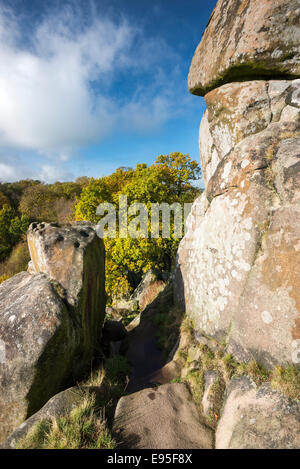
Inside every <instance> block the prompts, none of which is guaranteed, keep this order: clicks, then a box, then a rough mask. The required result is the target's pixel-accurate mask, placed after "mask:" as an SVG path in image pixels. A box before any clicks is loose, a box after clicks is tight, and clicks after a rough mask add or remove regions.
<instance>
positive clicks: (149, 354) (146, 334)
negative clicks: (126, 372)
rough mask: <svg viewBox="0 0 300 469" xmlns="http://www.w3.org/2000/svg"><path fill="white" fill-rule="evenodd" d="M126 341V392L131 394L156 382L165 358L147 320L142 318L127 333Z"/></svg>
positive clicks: (152, 328)
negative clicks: (127, 364) (127, 380)
mask: <svg viewBox="0 0 300 469" xmlns="http://www.w3.org/2000/svg"><path fill="white" fill-rule="evenodd" d="M127 340H128V345H129V347H128V351H127V354H126V355H127V358H128V359H129V361H130V364H131V376H130V381H129V384H128V387H127V392H128V393H133V392H136V391H140V390H142V389H145V388H148V387H152V386H153V385H155V383H156V382H158V381H155V380H156V379H157V376H158V375H159V370H160V369H161V368H162V367H163V366H164V365H165V363H166V358H165V357H164V355H163V353H162V352H161V350H160V349H159V348H158V346H157V340H156V337H155V327H154V326H153V324H152V323H151V321H150V320H149V319H144V318H143V317H142V318H141V320H140V324H139V325H138V326H136V327H135V328H134V329H132V330H131V331H130V332H129V334H128V338H127Z"/></svg>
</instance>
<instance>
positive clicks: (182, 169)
mask: <svg viewBox="0 0 300 469" xmlns="http://www.w3.org/2000/svg"><path fill="white" fill-rule="evenodd" d="M199 177H200V168H199V165H198V163H197V162H196V161H193V160H191V158H190V157H189V155H183V154H181V153H171V154H170V155H161V156H159V157H158V158H157V159H156V161H155V163H154V164H152V165H151V166H147V165H146V164H138V165H137V166H136V168H135V169H132V168H119V169H118V170H117V171H116V172H115V173H113V174H112V175H110V176H106V177H103V178H100V179H91V180H90V183H89V185H88V186H87V187H85V188H84V189H83V191H82V194H81V196H80V200H79V202H78V204H77V206H76V219H77V220H89V221H92V222H94V223H95V222H97V221H99V216H98V215H97V214H96V210H97V207H98V205H99V204H100V203H101V202H109V203H112V204H113V205H114V206H115V209H116V214H117V215H118V210H119V206H118V203H119V196H120V195H126V196H127V202H128V205H130V204H132V203H134V202H140V203H142V204H144V205H145V207H146V208H147V210H148V212H149V214H150V209H151V204H153V203H158V204H161V203H163V202H165V203H168V204H173V203H174V202H178V203H180V204H181V206H183V204H184V203H188V202H193V200H194V199H195V197H196V196H197V195H198V194H199V189H197V188H196V187H195V185H194V182H195V181H197V179H199ZM149 220H150V217H149ZM117 221H118V217H117ZM129 222H130V218H129V219H128V223H129ZM149 223H150V222H149ZM149 232H150V226H149ZM178 243H179V239H177V238H176V237H175V235H174V229H173V222H172V226H171V232H170V237H169V238H162V237H158V238H151V237H150V236H149V237H146V238H143V237H140V238H138V239H134V238H131V237H130V236H127V237H125V238H123V237H122V238H121V237H119V236H118V234H117V237H116V238H105V247H106V285H107V293H108V295H109V297H112V296H117V295H123V294H124V293H126V292H127V293H129V292H130V290H131V289H132V287H133V286H134V285H131V284H130V278H131V273H132V272H137V273H142V272H145V271H147V270H149V269H150V268H151V267H156V268H158V269H160V270H162V271H164V270H170V269H171V266H172V263H173V262H174V259H175V255H176V251H177V247H178Z"/></svg>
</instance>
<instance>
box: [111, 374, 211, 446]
mask: <svg viewBox="0 0 300 469" xmlns="http://www.w3.org/2000/svg"><path fill="white" fill-rule="evenodd" d="M114 432H115V434H116V437H117V439H118V440H119V441H120V442H122V447H124V448H130V449H144V448H147V449H197V448H199V449H208V448H212V447H213V440H212V431H211V430H210V429H209V428H207V427H206V426H204V425H203V424H202V423H201V422H200V419H199V414H198V410H197V407H196V405H195V403H194V402H193V400H192V397H191V395H190V393H189V391H188V389H187V388H186V386H185V385H184V384H181V383H174V384H165V385H162V386H159V387H158V388H148V389H144V390H143V391H139V392H138V393H134V394H130V395H129V396H124V397H122V398H121V399H120V401H119V403H118V406H117V409H116V413H115V419H114Z"/></svg>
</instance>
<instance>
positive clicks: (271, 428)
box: [216, 377, 300, 449]
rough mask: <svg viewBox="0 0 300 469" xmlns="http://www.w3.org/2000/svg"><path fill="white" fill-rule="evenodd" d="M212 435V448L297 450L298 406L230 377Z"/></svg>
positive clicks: (299, 430) (299, 432) (267, 388)
mask: <svg viewBox="0 0 300 469" xmlns="http://www.w3.org/2000/svg"><path fill="white" fill-rule="evenodd" d="M225 399H226V402H225V405H224V409H223V413H222V418H221V420H220V422H219V425H218V429H217V432H216V449H253V448H255V449H279V448H284V449H296V448H299V435H300V420H299V415H300V404H299V401H298V402H297V401H292V400H291V399H288V398H287V397H285V396H283V395H282V394H280V393H278V392H276V391H274V390H273V389H271V387H270V385H269V384H263V385H262V386H260V387H257V386H256V385H255V384H254V383H253V382H252V381H251V380H250V379H249V378H247V377H242V378H234V379H233V380H232V381H231V383H230V385H229V386H228V388H227V391H226V398H225Z"/></svg>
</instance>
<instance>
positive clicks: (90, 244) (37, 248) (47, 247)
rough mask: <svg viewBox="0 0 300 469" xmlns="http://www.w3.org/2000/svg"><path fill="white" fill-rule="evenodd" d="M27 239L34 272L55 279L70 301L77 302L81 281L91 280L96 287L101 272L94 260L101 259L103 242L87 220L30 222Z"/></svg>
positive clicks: (81, 288)
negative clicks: (68, 223) (69, 222)
mask: <svg viewBox="0 0 300 469" xmlns="http://www.w3.org/2000/svg"><path fill="white" fill-rule="evenodd" d="M27 239H28V246H29V251H30V256H31V260H32V267H33V270H34V272H43V273H44V274H47V275H48V277H49V278H50V279H52V280H55V281H57V282H58V283H59V284H60V285H61V287H63V289H64V290H65V294H66V298H67V300H68V302H69V303H70V304H72V305H75V304H77V303H78V299H79V296H80V293H81V292H82V290H83V289H84V281H87V280H88V281H89V282H93V284H94V286H95V288H97V283H99V276H100V275H101V269H100V270H99V272H98V270H97V268H98V265H97V263H103V261H102V258H103V244H102V242H101V241H100V238H98V236H97V234H96V231H95V230H94V229H93V228H92V226H91V225H90V224H88V223H85V222H83V223H80V222H78V223H74V224H73V225H65V226H59V225H57V224H55V223H32V224H31V225H30V227H29V230H28V234H27ZM92 268H93V271H92V272H90V276H89V278H88V279H86V278H85V277H87V276H88V274H87V272H89V271H91V270H92ZM93 274H95V275H93ZM90 288H92V285H90ZM95 306H96V307H97V305H95Z"/></svg>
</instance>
